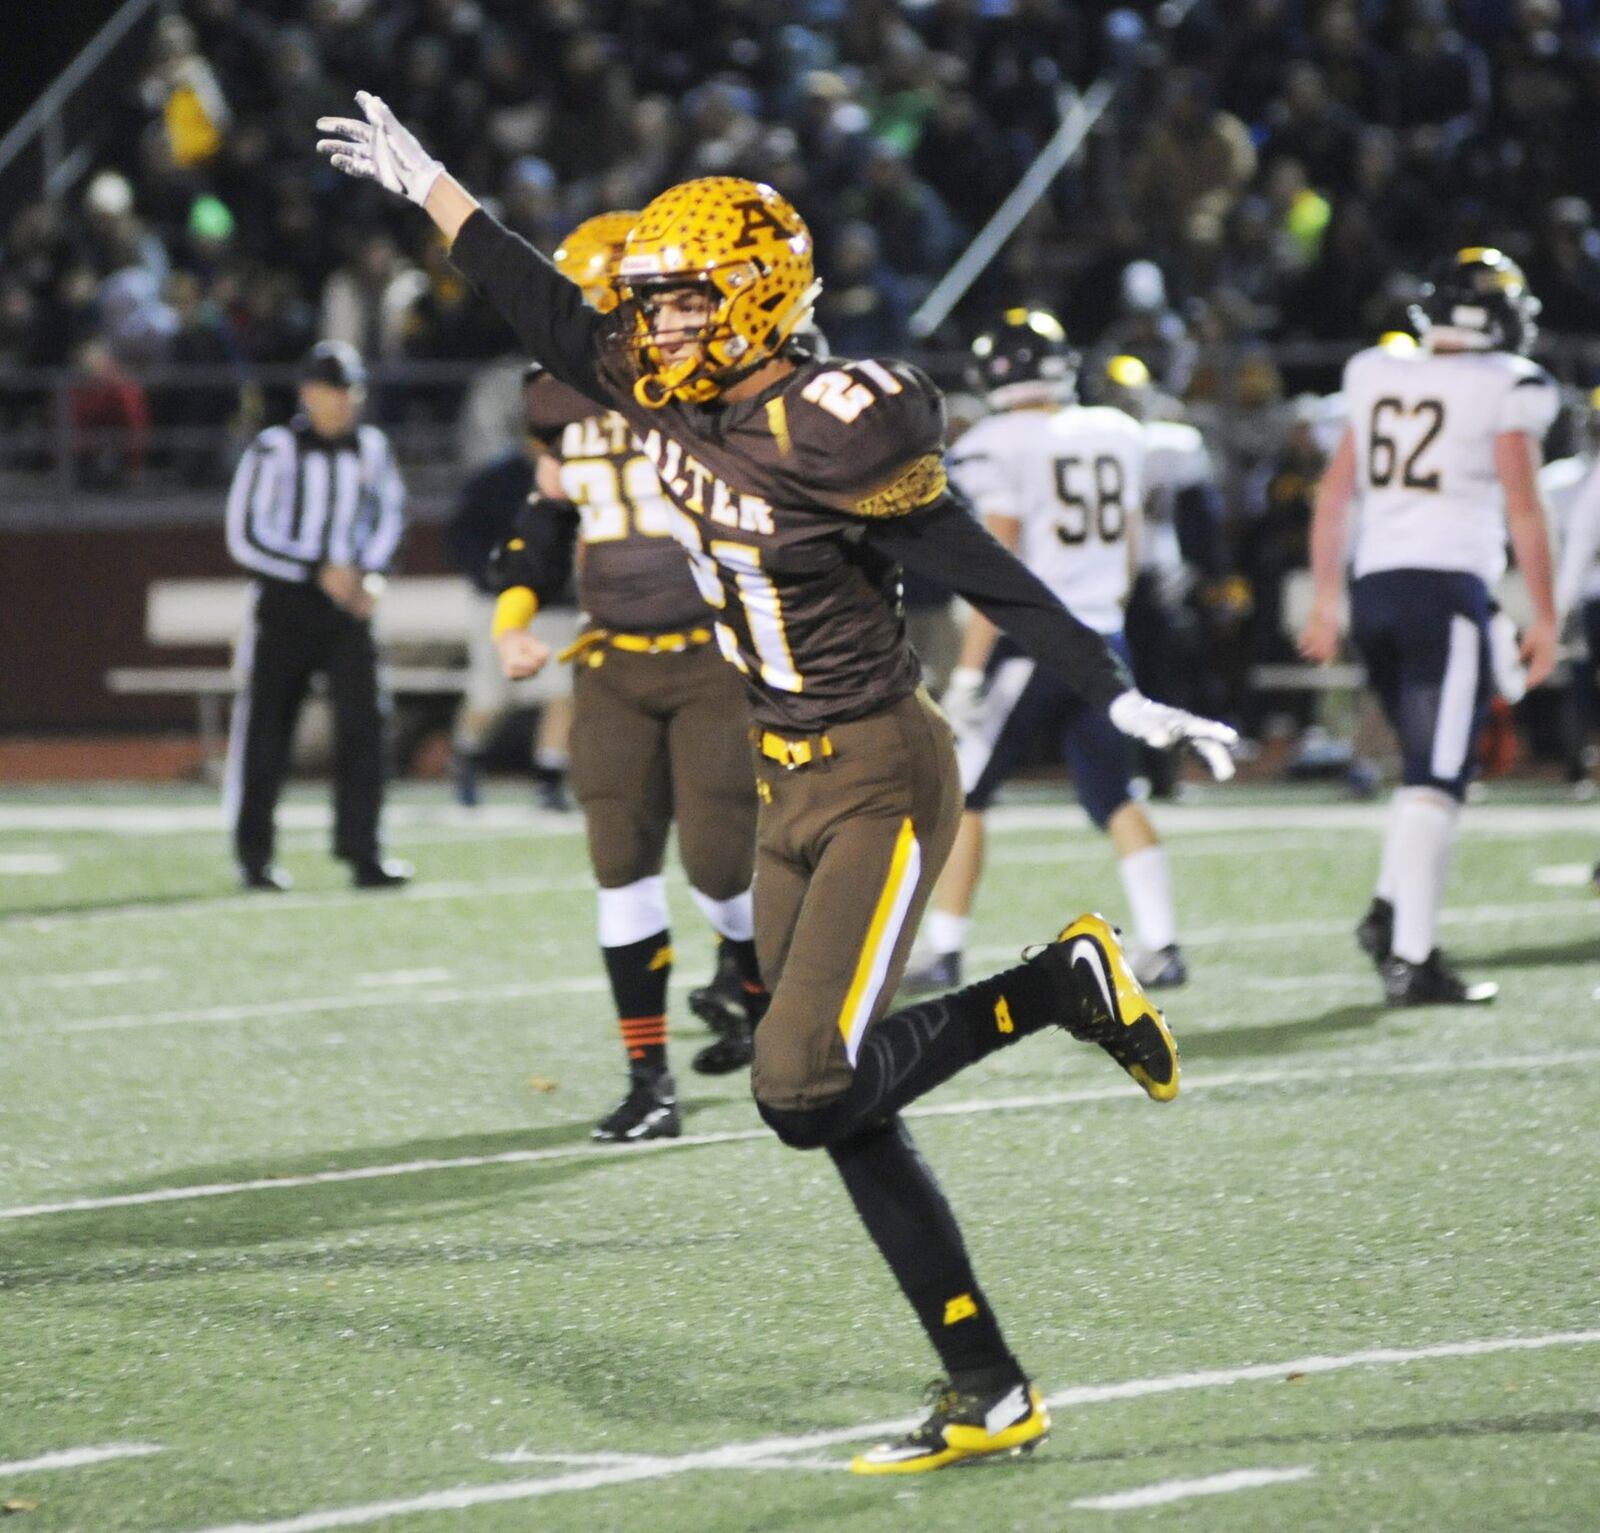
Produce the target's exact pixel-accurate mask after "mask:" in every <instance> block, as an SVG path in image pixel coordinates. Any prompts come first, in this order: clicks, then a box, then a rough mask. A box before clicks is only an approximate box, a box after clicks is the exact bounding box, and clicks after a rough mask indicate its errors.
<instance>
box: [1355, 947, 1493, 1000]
mask: <svg viewBox="0 0 1600 1533" xmlns="http://www.w3.org/2000/svg"><path fill="white" fill-rule="evenodd" d="M1382 969H1383V1001H1384V1004H1385V1005H1386V1006H1483V1005H1485V1004H1487V1003H1488V1002H1490V1001H1492V1000H1493V999H1494V998H1495V997H1496V996H1497V995H1499V994H1500V987H1499V985H1497V984H1496V983H1495V982H1494V981H1493V980H1492V979H1486V980H1480V981H1479V982H1478V983H1477V984H1475V985H1469V984H1468V983H1467V982H1466V981H1465V980H1464V979H1462V977H1461V976H1460V975H1459V974H1457V973H1456V971H1455V970H1454V969H1452V968H1450V967H1449V966H1448V965H1447V964H1446V963H1445V961H1444V955H1443V954H1442V953H1441V952H1440V951H1439V949H1438V948H1435V949H1434V950H1433V951H1432V952H1431V953H1429V954H1428V956H1427V958H1426V959H1424V960H1423V961H1422V962H1421V963H1407V962H1406V960H1405V959H1404V958H1392V957H1391V958H1387V959H1385V960H1384V962H1383V965H1382Z"/></svg>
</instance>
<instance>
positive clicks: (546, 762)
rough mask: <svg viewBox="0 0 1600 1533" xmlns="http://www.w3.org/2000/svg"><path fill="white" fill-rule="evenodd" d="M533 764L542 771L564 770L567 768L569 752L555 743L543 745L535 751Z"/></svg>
mask: <svg viewBox="0 0 1600 1533" xmlns="http://www.w3.org/2000/svg"><path fill="white" fill-rule="evenodd" d="M533 764H534V765H535V766H536V767H538V769H539V770H540V771H541V772H564V771H566V769H567V753H566V752H565V751H564V750H558V749H557V748H556V747H555V746H553V745H541V746H540V747H539V748H538V749H537V750H536V751H534V753H533Z"/></svg>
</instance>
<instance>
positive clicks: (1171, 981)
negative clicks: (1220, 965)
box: [1133, 942, 1189, 990]
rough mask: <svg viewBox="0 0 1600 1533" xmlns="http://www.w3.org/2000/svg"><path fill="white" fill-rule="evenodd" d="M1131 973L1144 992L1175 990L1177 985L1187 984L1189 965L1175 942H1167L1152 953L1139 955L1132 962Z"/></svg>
mask: <svg viewBox="0 0 1600 1533" xmlns="http://www.w3.org/2000/svg"><path fill="white" fill-rule="evenodd" d="M1133 972H1134V973H1135V974H1136V975H1137V976H1138V979H1139V983H1140V984H1141V985H1143V986H1144V988H1145V989H1146V990H1176V989H1177V987H1178V986H1179V985H1187V984H1188V983H1189V965H1188V964H1187V963H1186V962H1185V961H1184V957H1183V949H1182V948H1180V947H1179V946H1178V944H1177V943H1176V942H1169V943H1168V944H1167V945H1166V946H1165V947H1163V948H1157V949H1156V950H1155V952H1153V953H1141V954H1140V955H1139V956H1138V958H1136V959H1135V960H1134V963H1133Z"/></svg>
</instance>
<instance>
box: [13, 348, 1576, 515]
mask: <svg viewBox="0 0 1600 1533" xmlns="http://www.w3.org/2000/svg"><path fill="white" fill-rule="evenodd" d="M1362 344H1364V343H1363V342H1361V341H1349V342H1323V341H1318V342H1284V343H1278V344H1275V345H1263V344H1261V343H1251V344H1247V345H1246V344H1241V345H1236V346H1231V347H1219V348H1206V349H1204V350H1203V351H1202V353H1201V356H1200V364H1201V367H1202V368H1203V369H1204V370H1205V372H1206V374H1207V375H1208V377H1209V379H1210V383H1209V385H1208V390H1207V395H1206V399H1205V400H1204V401H1203V406H1204V407H1203V408H1197V409H1196V412H1195V413H1196V415H1197V417H1200V418H1201V423H1202V424H1203V425H1207V424H1209V425H1212V426H1215V427H1218V428H1219V429H1218V430H1217V432H1216V435H1217V438H1218V439H1217V440H1216V441H1214V442H1213V449H1214V452H1216V454H1217V455H1218V457H1219V468H1221V469H1223V470H1224V472H1226V468H1227V456H1228V452H1229V441H1228V439H1229V437H1230V435H1231V433H1230V432H1229V431H1228V429H1227V428H1228V426H1229V424H1230V423H1232V422H1236V421H1238V420H1239V419H1240V418H1241V417H1242V414H1243V412H1244V411H1245V409H1246V408H1248V407H1247V406H1246V405H1245V404H1244V403H1243V402H1242V401H1241V398H1240V391H1239V389H1238V388H1237V381H1238V379H1239V378H1240V376H1241V373H1242V372H1243V370H1244V369H1246V368H1248V369H1249V370H1250V376H1251V378H1252V381H1253V383H1255V384H1259V374H1260V366H1261V364H1262V362H1263V361H1266V362H1268V363H1270V365H1271V367H1272V368H1273V369H1275V370H1276V373H1277V375H1278V377H1279V378H1280V379H1281V380H1282V382H1283V385H1284V389H1283V391H1282V393H1279V394H1278V395H1276V396H1273V397H1272V398H1269V399H1268V401H1267V403H1266V404H1265V406H1264V407H1263V406H1259V405H1258V406H1256V407H1255V409H1256V412H1257V413H1256V418H1257V419H1260V420H1265V421H1267V422H1269V424H1270V423H1272V422H1278V423H1280V424H1281V425H1282V429H1283V432H1284V434H1285V435H1287V432H1288V429H1289V421H1290V418H1291V417H1292V413H1293V412H1292V409H1291V407H1290V405H1289V404H1288V403H1287V402H1286V400H1285V399H1284V398H1283V393H1287V394H1294V393H1298V392H1301V391H1307V392H1312V393H1318V394H1328V393H1332V392H1333V391H1334V390H1336V389H1337V388H1338V386H1339V377H1340V373H1341V370H1342V368H1343V366H1344V363H1345V361H1346V360H1347V359H1348V358H1349V357H1350V355H1351V354H1352V353H1353V352H1354V351H1356V350H1358V349H1359V348H1360V346H1361V345H1362ZM910 356H911V359H912V360H915V361H917V362H918V363H919V364H920V365H922V366H923V367H924V368H926V369H927V371H928V372H929V373H930V374H931V376H932V377H933V378H934V379H935V381H937V382H939V383H940V384H942V385H944V386H946V387H949V388H959V387H961V386H962V382H963V374H964V370H965V366H966V363H967V360H968V359H967V356H966V354H965V353H964V352H956V351H949V350H945V351H927V350H923V351H920V352H917V351H913V352H912V353H910ZM1539 356H1540V360H1541V361H1542V362H1544V363H1545V364H1546V365H1547V366H1548V367H1550V369H1551V370H1552V371H1553V372H1554V373H1555V374H1556V376H1557V378H1558V379H1560V380H1561V381H1562V382H1563V383H1565V384H1568V385H1571V397H1572V398H1573V399H1574V400H1575V401H1576V400H1577V399H1579V398H1580V397H1582V396H1581V392H1580V391H1581V390H1582V389H1586V388H1587V387H1588V386H1589V385H1590V384H1591V383H1592V381H1593V379H1594V378H1595V377H1600V339H1597V338H1592V337H1547V338H1545V339H1544V340H1543V341H1542V342H1541V346H1540V352H1539ZM491 373H492V374H494V375H496V376H497V377H498V378H499V379H500V385H499V389H498V392H495V391H493V390H490V392H491V393H492V394H493V396H494V398H495V400H496V402H497V403H498V405H499V406H500V407H501V409H500V413H499V414H494V412H493V411H491V412H490V413H491V416H492V418H493V419H494V420H495V421H496V422H497V427H498V428H502V429H503V435H495V436H494V437H493V442H492V443H490V444H486V445H490V446H492V445H500V446H507V447H509V446H510V445H512V443H513V441H514V440H515V437H516V429H515V426H516V411H517V409H518V407H519V404H520V394H519V392H518V390H517V387H516V377H517V369H516V366H515V359H509V360H508V359H501V360H500V361H498V362H422V361H414V362H401V363H392V364H388V365H382V366H377V367H375V368H374V369H373V374H372V382H371V386H370V388H369V391H368V404H367V411H366V418H367V419H368V420H371V421H373V422H375V423H376V424H378V425H380V426H382V427H383V428H384V429H385V430H386V431H387V432H388V433H389V435H390V438H391V440H392V441H393V442H394V444H395V450H396V452H397V454H398V456H399V458H400V461H401V463H402V465H403V466H404V467H405V470H406V475H407V479H408V482H409V484H410V486H411V489H412V493H413V498H414V501H415V509H416V512H417V514H418V515H419V516H420V517H422V518H424V519H426V518H428V517H429V516H432V515H436V514H442V512H443V509H444V508H445V506H446V505H447V504H448V501H449V499H450V497H451V496H452V495H453V494H454V492H455V491H456V489H457V488H458V487H459V485H460V483H461V480H462V479H463V478H464V477H465V475H466V474H467V473H468V472H470V469H471V467H472V464H470V463H469V462H468V461H467V455H466V454H465V452H464V442H465V440H466V436H467V432H466V430H465V427H464V415H465V414H466V412H467V407H468V405H469V402H472V401H477V402H478V404H480V405H481V403H482V393H483V390H482V388H481V385H483V384H484V382H485V380H486V375H489V374H491ZM118 376H119V379H120V380H122V381H124V382H126V383H128V384H131V385H132V387H133V390H134V397H136V399H137V401H138V407H137V409H136V410H134V411H133V412H132V413H129V414H124V415H122V416H120V417H119V416H116V415H115V409H116V399H115V397H114V394H113V393H112V392H108V391H107V390H106V389H105V386H104V383H103V381H102V380H95V379H90V378H88V377H86V376H85V375H84V374H82V373H79V372H75V371H71V370H68V369H64V368H34V369H4V368H0V527H3V526H6V525H52V526H70V525H88V524H91V523H94V522H97V521H105V520H107V519H113V520H118V521H138V520H140V519H153V520H163V519H164V520H173V519H178V520H182V519H184V517H185V516H186V514H194V515H200V514H205V515H212V514H214V512H215V509H216V507H217V505H218V504H219V499H218V497H219V494H220V492H221V489H222V488H223V487H224V486H225V485H226V483H227V481H228V478H229V476H230V475H231V474H232V471H233V468H234V466H235V464H236V463H237V461H238V457H239V454H240V453H241V452H242V451H243V449H244V446H245V445H246V443H247V442H248V441H249V440H250V438H251V437H252V436H253V435H254V434H255V432H257V431H259V430H260V429H261V428H262V427H263V426H266V425H270V424H272V423H273V422H275V421H282V420H286V419H287V418H288V417H289V415H290V414H291V413H292V411H293V409H294V404H295V386H296V380H297V369H296V368H294V367H293V366H290V365H287V364H276V365H270V366H269V365H254V364H250V365H245V364H240V365H216V364H207V365H187V366H179V365H174V364H168V365H165V366H161V367H150V368H146V369H143V370H141V371H139V372H138V373H137V374H133V373H129V374H122V375H118ZM97 388H99V390H100V392H99V393H98V395H97V393H96V389H97ZM1263 409H1264V411H1265V414H1262V413H1261V411H1262V410H1263ZM108 410H109V411H111V412H112V415H111V418H109V419H108V418H107V412H108ZM481 436H482V433H481V430H480V432H479V437H480V439H481ZM1257 439H1258V440H1259V436H1258V438H1257ZM482 456H483V448H482V447H480V449H479V451H478V453H477V457H478V458H479V459H480V460H481V458H482ZM185 506H192V507H193V508H194V510H193V512H192V513H186V511H185V509H184V508H185Z"/></svg>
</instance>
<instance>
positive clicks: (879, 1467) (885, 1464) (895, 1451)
mask: <svg viewBox="0 0 1600 1533" xmlns="http://www.w3.org/2000/svg"><path fill="white" fill-rule="evenodd" d="M928 1394H929V1398H930V1401H931V1403H932V1405H933V1414H932V1415H931V1416H929V1417H928V1419H927V1420H926V1421H924V1422H923V1423H922V1425H921V1426H918V1427H915V1428H913V1429H912V1430H911V1431H910V1432H908V1433H906V1435H905V1436H904V1437H898V1438H895V1439H894V1440H893V1441H892V1442H886V1443H879V1444H878V1445H877V1447H875V1448H868V1449H867V1451H866V1452H865V1453H858V1454H857V1455H856V1456H855V1458H854V1459H853V1460H851V1463H850V1468H851V1470H852V1471H853V1472H854V1473H856V1474H923V1473H925V1472H926V1471H927V1470H930V1469H943V1468H944V1467H945V1465H946V1464H959V1463H961V1462H962V1461H963V1460H965V1459H975V1458H986V1457H988V1456H989V1455H990V1454H1006V1455H1008V1456H1010V1457H1013V1458H1014V1457H1016V1456H1018V1455H1019V1454H1023V1453H1031V1452H1032V1451H1033V1449H1035V1448H1036V1447H1038V1445H1039V1444H1040V1443H1042V1442H1043V1441H1044V1440H1045V1438H1046V1437H1048V1436H1049V1435H1050V1411H1049V1408H1048V1407H1047V1406H1046V1405H1045V1403H1044V1397H1043V1396H1042V1395H1041V1394H1040V1393H1039V1391H1038V1390H1037V1389H1035V1388H1034V1387H1033V1386H1032V1385H1031V1384H1029V1383H1028V1382H1027V1381H1026V1380H1025V1379H1024V1380H1020V1381H1019V1382H1017V1383H1015V1384H1010V1385H1007V1386H1006V1387H1005V1388H1003V1389H998V1390H992V1391H990V1392H988V1393H986V1394H981V1395H980V1394H969V1393H965V1392H963V1391H961V1390H958V1389H957V1388H956V1387H955V1386H954V1385H953V1384H947V1383H946V1382H945V1381H944V1380H943V1379H939V1380H937V1381H936V1382H935V1383H933V1384H931V1385H929V1387H928Z"/></svg>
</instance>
